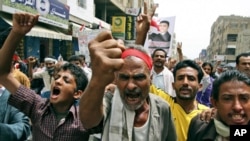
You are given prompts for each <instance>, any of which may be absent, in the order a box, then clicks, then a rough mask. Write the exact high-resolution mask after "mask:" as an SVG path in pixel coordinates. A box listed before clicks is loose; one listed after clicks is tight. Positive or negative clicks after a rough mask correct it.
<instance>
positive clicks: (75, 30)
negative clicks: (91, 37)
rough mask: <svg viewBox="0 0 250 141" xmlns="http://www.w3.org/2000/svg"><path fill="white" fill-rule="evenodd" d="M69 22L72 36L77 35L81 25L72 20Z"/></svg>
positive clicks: (85, 28)
mask: <svg viewBox="0 0 250 141" xmlns="http://www.w3.org/2000/svg"><path fill="white" fill-rule="evenodd" d="M70 24H72V36H73V37H78V33H79V32H80V30H81V28H82V25H79V24H76V23H73V22H70ZM82 30H91V29H89V28H87V27H84V29H82Z"/></svg>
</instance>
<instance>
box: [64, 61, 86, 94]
mask: <svg viewBox="0 0 250 141" xmlns="http://www.w3.org/2000/svg"><path fill="white" fill-rule="evenodd" d="M59 70H63V71H67V70H69V71H70V72H71V74H72V75H73V76H74V78H75V81H76V85H77V90H82V91H84V90H85V88H86V86H87V84H88V78H87V76H86V75H85V73H84V71H83V70H82V69H81V68H80V67H78V66H76V65H74V64H72V63H65V64H63V65H62V66H61V68H60V69H59Z"/></svg>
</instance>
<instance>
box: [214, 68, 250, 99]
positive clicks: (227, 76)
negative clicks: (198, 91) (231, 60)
mask: <svg viewBox="0 0 250 141" xmlns="http://www.w3.org/2000/svg"><path fill="white" fill-rule="evenodd" d="M229 81H240V82H243V83H245V84H246V85H248V86H250V79H249V78H248V76H247V75H246V74H245V73H241V72H240V71H238V70H228V71H226V72H223V73H222V74H221V75H220V76H219V77H218V78H217V79H215V80H214V82H213V89H212V97H213V99H215V100H218V99H219V91H220V86H221V85H222V84H223V83H226V82H229Z"/></svg>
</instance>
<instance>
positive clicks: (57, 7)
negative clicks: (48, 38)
mask: <svg viewBox="0 0 250 141" xmlns="http://www.w3.org/2000/svg"><path fill="white" fill-rule="evenodd" d="M69 10H70V8H69V6H68V5H65V4H63V3H61V2H59V1H58V0H3V3H2V11H4V12H7V13H11V14H13V13H16V12H28V13H33V14H40V17H39V21H40V22H43V23H46V24H50V25H53V26H57V27H60V28H64V29H68V22H69Z"/></svg>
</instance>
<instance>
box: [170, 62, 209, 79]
mask: <svg viewBox="0 0 250 141" xmlns="http://www.w3.org/2000/svg"><path fill="white" fill-rule="evenodd" d="M186 67H191V68H193V69H195V70H197V72H198V76H197V77H198V82H199V83H200V82H201V79H202V78H203V75H204V74H203V71H202V69H201V67H200V66H199V65H198V64H197V63H196V62H195V61H193V60H183V61H180V62H179V63H177V64H176V66H175V67H174V70H173V75H174V80H176V72H177V71H178V70H179V69H182V68H186Z"/></svg>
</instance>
